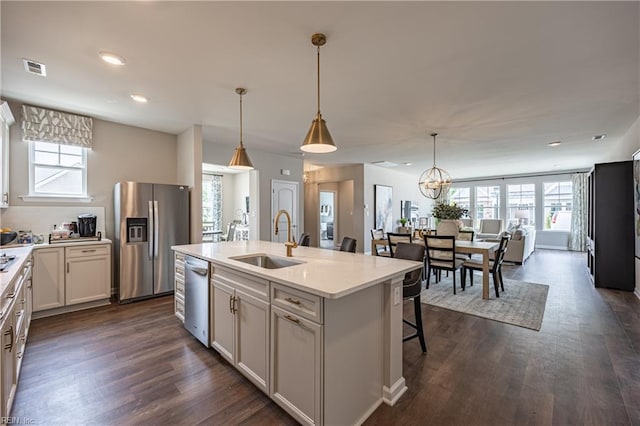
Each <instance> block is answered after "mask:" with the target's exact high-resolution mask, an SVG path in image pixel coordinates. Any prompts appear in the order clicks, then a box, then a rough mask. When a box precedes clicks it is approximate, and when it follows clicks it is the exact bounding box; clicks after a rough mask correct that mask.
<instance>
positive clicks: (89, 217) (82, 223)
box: [67, 213, 96, 237]
mask: <svg viewBox="0 0 640 426" xmlns="http://www.w3.org/2000/svg"><path fill="white" fill-rule="evenodd" d="M77 227H78V234H80V236H81V237H95V236H96V215H95V214H90V213H85V214H81V215H78V224H77ZM67 229H69V230H70V231H71V232H74V231H73V230H72V229H71V226H70V225H69V227H67Z"/></svg>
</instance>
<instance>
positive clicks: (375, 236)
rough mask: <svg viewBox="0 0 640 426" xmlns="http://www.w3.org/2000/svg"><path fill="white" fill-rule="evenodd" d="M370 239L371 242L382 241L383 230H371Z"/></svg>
mask: <svg viewBox="0 0 640 426" xmlns="http://www.w3.org/2000/svg"><path fill="white" fill-rule="evenodd" d="M371 239H372V240H383V239H384V229H382V228H380V229H372V230H371Z"/></svg>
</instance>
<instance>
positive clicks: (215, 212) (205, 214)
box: [202, 173, 223, 241]
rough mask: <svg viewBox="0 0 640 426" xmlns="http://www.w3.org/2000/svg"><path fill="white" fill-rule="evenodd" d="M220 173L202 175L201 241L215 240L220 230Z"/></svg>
mask: <svg viewBox="0 0 640 426" xmlns="http://www.w3.org/2000/svg"><path fill="white" fill-rule="evenodd" d="M222 230H223V229H222V175H211V174H206V173H205V174H203V175H202V232H203V236H202V237H203V238H202V239H203V241H217V240H218V238H217V237H218V236H219V235H220V231H222Z"/></svg>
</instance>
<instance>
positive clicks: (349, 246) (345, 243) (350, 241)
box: [340, 237, 357, 253]
mask: <svg viewBox="0 0 640 426" xmlns="http://www.w3.org/2000/svg"><path fill="white" fill-rule="evenodd" d="M356 243H357V241H356V239H355V238H351V237H344V238H342V242H341V243H340V251H348V252H351V253H355V252H356Z"/></svg>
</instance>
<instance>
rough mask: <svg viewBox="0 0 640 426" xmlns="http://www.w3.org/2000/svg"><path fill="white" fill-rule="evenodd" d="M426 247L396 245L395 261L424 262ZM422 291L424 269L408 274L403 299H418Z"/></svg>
mask: <svg viewBox="0 0 640 426" xmlns="http://www.w3.org/2000/svg"><path fill="white" fill-rule="evenodd" d="M424 253H425V246H423V245H419V244H409V243H402V242H400V243H398V244H397V245H396V251H395V256H394V258H395V259H406V260H415V261H418V262H422V261H423V260H424ZM421 291H422V268H418V269H415V270H413V271H410V272H407V273H406V274H405V275H404V281H402V297H403V298H405V299H409V298H412V297H417V296H419V295H420V292H421Z"/></svg>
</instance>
